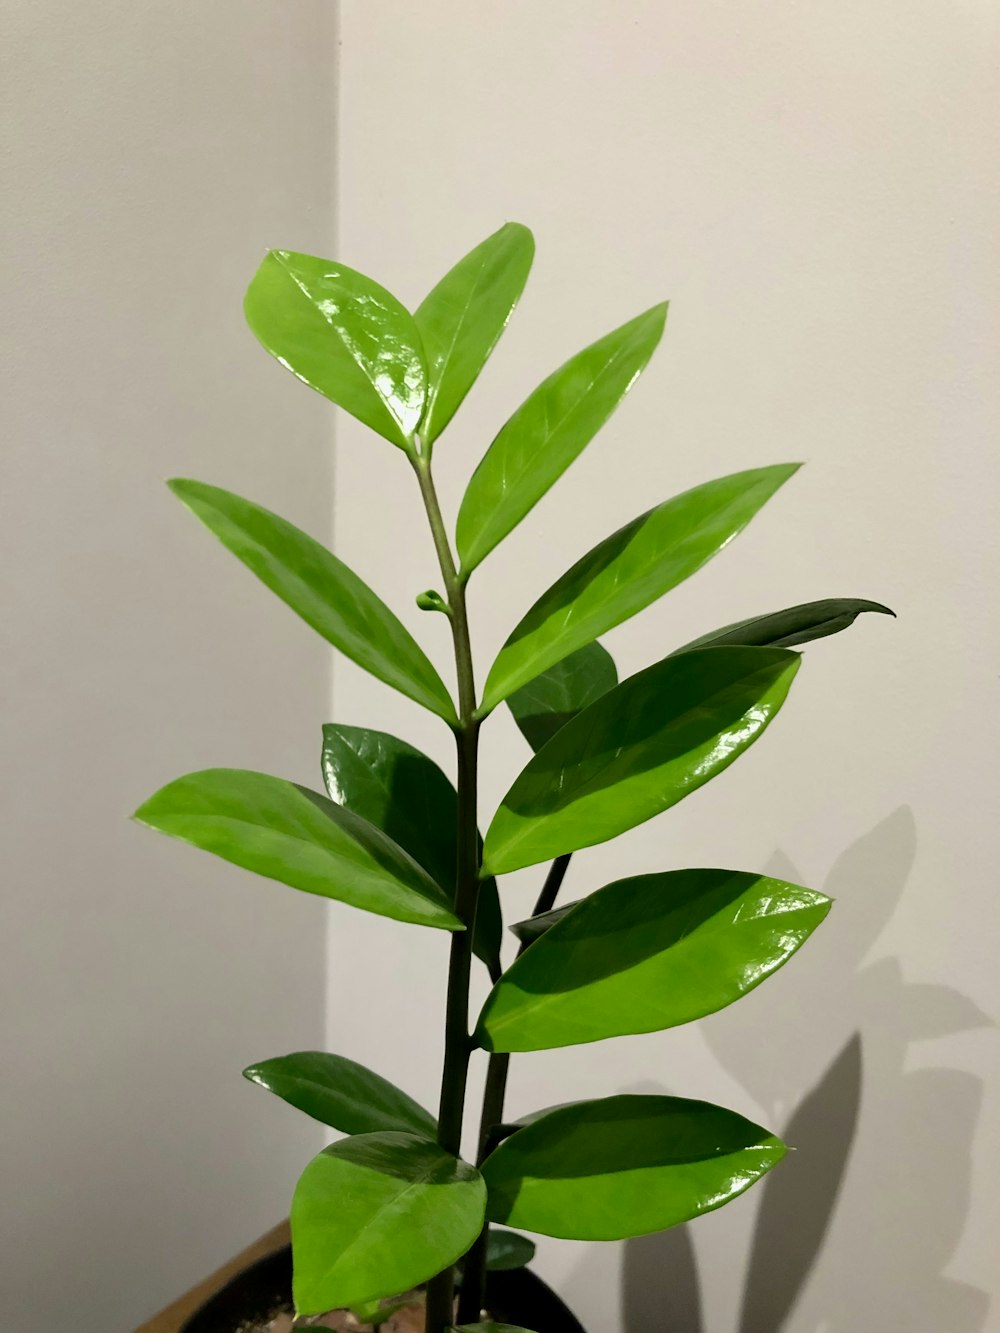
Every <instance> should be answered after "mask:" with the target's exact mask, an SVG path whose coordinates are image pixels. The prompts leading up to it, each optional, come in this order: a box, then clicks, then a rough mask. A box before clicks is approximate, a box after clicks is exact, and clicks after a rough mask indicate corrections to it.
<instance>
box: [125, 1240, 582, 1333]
mask: <svg viewBox="0 0 1000 1333" xmlns="http://www.w3.org/2000/svg"><path fill="white" fill-rule="evenodd" d="M291 1292H292V1250H291V1246H290V1245H289V1244H288V1227H287V1224H285V1225H283V1226H281V1227H277V1228H275V1230H274V1231H271V1232H269V1233H268V1234H267V1235H266V1236H264V1237H263V1238H262V1239H261V1240H260V1241H258V1243H257V1244H256V1245H253V1246H251V1247H250V1248H249V1249H248V1250H245V1251H244V1252H243V1254H241V1255H238V1256H237V1258H236V1259H234V1260H233V1262H232V1263H231V1264H227V1265H226V1267H225V1268H222V1269H220V1270H219V1272H218V1273H217V1274H215V1275H214V1277H212V1278H209V1279H207V1280H206V1281H205V1282H204V1283H202V1284H200V1285H199V1286H198V1287H196V1288H194V1290H193V1291H192V1292H189V1293H188V1295H187V1296H186V1297H183V1298H182V1299H181V1300H180V1301H177V1302H175V1303H174V1304H173V1305H171V1306H170V1307H169V1308H168V1309H166V1310H164V1311H163V1313H162V1314H160V1315H158V1316H157V1317H156V1318H155V1319H153V1320H151V1321H150V1322H149V1323H148V1324H143V1326H142V1327H141V1328H140V1329H137V1330H136V1333H237V1330H239V1329H240V1328H241V1327H242V1326H244V1325H246V1324H252V1323H253V1322H254V1321H255V1320H261V1321H263V1320H264V1319H266V1318H267V1317H268V1315H269V1314H270V1313H271V1312H272V1311H273V1310H274V1309H275V1308H276V1307H279V1306H282V1305H284V1306H287V1305H289V1304H290V1303H291ZM486 1304H487V1307H488V1308H489V1310H490V1312H491V1314H492V1316H493V1318H494V1319H496V1320H498V1321H500V1322H503V1323H509V1324H519V1325H521V1326H522V1327H524V1328H528V1329H532V1330H534V1333H584V1329H583V1327H582V1325H581V1324H580V1323H579V1322H578V1321H577V1320H576V1319H575V1318H574V1316H573V1315H572V1314H571V1313H570V1311H569V1310H568V1309H567V1308H566V1306H565V1305H564V1304H563V1303H562V1301H561V1300H560V1299H559V1297H558V1296H557V1295H556V1294H555V1292H554V1291H552V1289H551V1288H550V1287H548V1286H547V1285H546V1284H545V1283H544V1282H543V1281H542V1279H541V1278H540V1277H538V1276H537V1275H536V1274H535V1273H532V1272H531V1270H530V1269H527V1268H516V1269H511V1270H507V1271H503V1272H496V1273H487V1275H486Z"/></svg>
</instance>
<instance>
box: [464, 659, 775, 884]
mask: <svg viewBox="0 0 1000 1333" xmlns="http://www.w3.org/2000/svg"><path fill="white" fill-rule="evenodd" d="M799 661H800V659H799V656H798V654H797V653H790V652H787V651H785V650H784V649H781V648H698V649H696V650H695V651H694V652H690V653H681V654H680V655H678V656H674V657H667V658H664V660H663V661H662V662H657V663H656V665H655V666H651V667H648V668H647V669H646V670H645V671H640V672H639V674H638V675H636V676H631V677H630V678H629V679H628V680H626V681H624V682H623V683H622V684H621V685H618V686H616V687H615V688H614V689H613V690H610V691H609V692H608V693H607V694H605V695H604V696H603V698H601V699H598V700H597V702H596V703H593V704H591V705H590V707H589V708H587V709H585V710H584V711H583V712H582V713H581V714H580V715H579V716H578V717H576V718H574V720H573V721H572V722H569V723H567V725H566V726H565V727H563V729H562V730H561V731H560V732H558V733H557V734H556V736H555V737H554V738H553V739H552V740H551V741H549V743H548V745H546V746H545V747H544V748H543V749H541V750H539V752H538V754H536V755H535V756H534V758H533V759H531V760H530V761H529V763H528V765H527V767H526V768H525V769H524V770H523V772H522V773H521V775H520V777H519V778H518V779H517V781H516V782H515V783H514V785H513V787H511V789H510V791H509V792H508V793H507V795H506V796H505V797H504V799H503V803H502V804H501V806H500V809H499V810H498V811H497V813H496V815H495V816H494V818H493V823H492V824H491V825H490V827H489V830H488V831H487V834H486V845H485V864H486V866H487V868H488V873H489V874H492V875H500V874H507V873H508V872H509V871H512V870H519V869H521V867H522V866H530V865H535V864H537V862H539V861H547V860H550V859H551V858H552V857H555V856H560V855H562V854H563V853H565V852H574V851H578V850H579V849H580V848H581V847H592V846H594V845H595V844H596V843H599V842H606V841H607V840H608V839H609V838H614V837H616V836H617V835H618V834H619V833H624V832H625V831H626V830H627V829H630V828H634V827H635V826H636V825H637V824H641V823H643V822H644V821H645V820H647V819H651V818H652V817H653V815H658V814H659V813H660V812H661V811H663V810H666V809H668V808H669V807H670V806H672V805H675V804H676V803H677V802H678V801H680V800H681V799H682V798H683V797H685V796H687V795H688V794H689V793H690V792H692V791H695V790H696V789H697V788H698V787H700V786H702V784H703V783H705V782H707V781H708V780H709V779H710V778H712V777H714V776H715V774H717V773H721V772H722V770H723V769H724V768H728V766H729V765H730V764H731V763H732V762H733V760H734V759H736V758H737V756H738V755H740V754H742V752H743V751H744V750H745V749H746V748H747V747H748V746H749V745H751V744H752V743H753V742H754V741H755V740H756V739H757V737H758V736H760V735H761V734H762V733H763V731H764V729H765V728H766V727H767V725H768V724H769V723H770V721H771V719H772V718H773V716H774V715H775V713H776V712H777V711H778V709H779V708H780V707H781V705H782V703H784V700H785V696H786V695H787V693H788V689H789V686H790V685H791V682H792V679H793V677H794V675H795V673H796V671H797V670H798V667H799Z"/></svg>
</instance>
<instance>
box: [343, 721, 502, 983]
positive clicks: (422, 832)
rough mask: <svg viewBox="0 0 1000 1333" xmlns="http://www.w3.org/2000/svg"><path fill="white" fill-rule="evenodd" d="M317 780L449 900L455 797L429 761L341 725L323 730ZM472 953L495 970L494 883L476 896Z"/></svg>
mask: <svg viewBox="0 0 1000 1333" xmlns="http://www.w3.org/2000/svg"><path fill="white" fill-rule="evenodd" d="M322 764H323V780H324V782H325V783H326V789H327V791H328V792H329V793H330V796H331V798H332V799H333V800H334V801H336V802H337V803H338V804H340V805H342V806H343V807H344V808H345V809H347V810H351V811H353V813H354V814H356V815H360V816H361V817H362V819H366V820H367V821H368V822H369V823H370V824H374V825H375V827H376V828H379V829H381V830H382V832H383V833H387V834H388V835H389V837H390V838H392V840H393V841H394V842H395V843H398V845H399V846H400V847H402V848H403V850H404V851H405V852H409V854H410V856H412V857H413V859H414V861H416V862H417V864H418V865H420V866H423V868H424V870H426V871H427V873H428V874H429V875H430V876H431V878H432V879H433V880H434V881H435V882H436V883H437V884H439V885H440V887H441V889H442V891H443V892H444V895H445V897H446V898H447V899H448V900H449V901H451V900H452V899H453V898H454V894H455V869H456V859H457V853H456V830H457V828H458V796H457V795H456V793H455V788H454V787H453V786H452V784H451V781H450V780H449V779H448V778H447V777H446V776H445V774H444V773H443V772H442V771H441V769H440V768H438V766H437V764H435V763H434V761H433V760H431V759H428V757H427V756H426V755H425V754H422V753H421V751H420V750H418V749H416V748H415V747H414V746H412V745H408V744H407V743H406V741H401V740H399V739H398V738H397V737H395V736H390V735H388V734H387V733H386V732H384V731H373V730H371V729H370V728H367V727H349V726H345V725H344V724H343V723H340V722H331V723H328V724H327V725H326V726H325V727H324V728H323V758H322ZM479 895H480V896H479V910H478V912H477V914H476V929H475V933H474V936H473V948H474V950H475V952H476V954H477V955H478V957H480V958H481V959H482V960H483V962H484V963H485V964H486V965H487V967H489V968H493V969H499V965H500V941H501V937H502V934H503V923H502V921H501V918H500V903H499V900H498V898H497V886H496V880H494V879H488V880H485V881H484V882H483V883H482V885H481V887H480V890H479Z"/></svg>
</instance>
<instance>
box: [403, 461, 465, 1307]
mask: <svg viewBox="0 0 1000 1333" xmlns="http://www.w3.org/2000/svg"><path fill="white" fill-rule="evenodd" d="M411 462H412V463H413V468H414V471H415V472H416V474H417V480H418V482H419V483H420V493H421V495H422V496H423V501H424V508H425V509H426V510H427V520H428V522H429V523H430V528H431V534H432V535H433V537H434V547H435V549H436V551H437V556H438V564H439V565H440V567H441V577H442V578H443V579H444V584H445V596H446V597H447V600H448V607H449V610H450V613H451V614H450V617H449V619H450V622H451V630H452V638H453V640H454V645H455V669H456V674H457V678H458V724H457V726H456V727H455V741H456V745H457V748H458V859H457V869H456V876H455V915H456V916H457V917H458V918H459V920H460V921H461V922H462V923H463V925H464V926H465V930H457V931H455V932H454V933H453V934H452V937H451V956H450V960H449V965H448V998H447V1001H446V1007H445V1045H444V1069H443V1071H442V1074H441V1102H440V1108H439V1111H438V1142H439V1143H440V1145H441V1147H442V1148H444V1149H445V1150H446V1151H447V1152H450V1153H454V1154H455V1155H456V1156H458V1154H459V1153H460V1152H461V1148H462V1121H463V1118H464V1112H465V1089H466V1083H467V1081H468V1076H469V1055H470V1052H471V1041H470V1037H469V976H470V973H471V970H472V938H473V932H474V930H475V924H476V900H477V898H478V894H479V869H480V866H479V833H478V818H477V810H476V803H477V768H478V745H479V722H478V721H477V720H476V717H475V712H476V683H475V676H474V674H473V669H472V644H471V641H470V638H469V621H468V615H467V612H466V605H465V583H464V581H463V580H462V579H461V578H460V577H459V574H458V570H457V569H456V567H455V560H454V557H453V556H452V553H451V546H450V544H449V542H448V534H447V532H446V530H445V526H444V519H443V518H442V517H441V506H440V505H439V503H438V498H437V492H436V490H435V489H434V481H433V479H432V477H431V470H430V461H429V459H428V458H426V457H421V456H420V454H419V453H418V454H415V455H413V456H412V457H411ZM454 1293H455V1270H454V1268H447V1269H445V1271H444V1272H443V1273H439V1274H438V1275H437V1277H435V1278H432V1279H431V1281H430V1282H429V1283H428V1284H427V1333H445V1330H446V1329H448V1328H450V1327H451V1325H452V1324H453V1323H454V1318H453V1315H454Z"/></svg>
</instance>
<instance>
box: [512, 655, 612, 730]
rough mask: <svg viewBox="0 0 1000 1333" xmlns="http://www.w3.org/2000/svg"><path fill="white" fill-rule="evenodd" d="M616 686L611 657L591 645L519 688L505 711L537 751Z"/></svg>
mask: <svg viewBox="0 0 1000 1333" xmlns="http://www.w3.org/2000/svg"><path fill="white" fill-rule="evenodd" d="M617 684H618V672H617V670H616V669H615V664H614V660H613V659H612V657H611V654H610V653H609V652H608V650H607V649H606V648H602V647H601V645H600V644H599V643H597V642H596V641H595V642H594V643H588V644H586V645H585V646H584V647H583V648H578V649H577V650H576V652H575V653H571V654H570V655H569V657H564V658H563V660H562V661H561V662H557V663H556V664H555V666H551V667H549V669H548V670H547V671H543V672H542V674H541V675H540V676H536V677H535V678H534V680H530V681H528V683H527V685H522V686H521V688H520V689H519V690H517V691H515V693H514V694H512V695H511V696H510V698H509V699H508V700H507V707H508V708H509V709H510V711H511V713H512V714H513V716H514V721H515V722H516V723H517V726H518V729H519V731H520V732H521V735H522V736H523V737H524V739H525V740H526V741H527V742H528V744H529V745H530V746H531V748H532V749H533V750H535V751H537V750H540V749H541V748H542V746H543V745H545V744H546V743H547V742H548V741H550V740H551V739H552V737H553V736H554V735H555V734H556V732H557V731H559V730H561V728H562V727H564V726H565V725H566V723H567V722H570V721H572V719H573V718H574V717H576V715H577V713H581V712H582V711H583V710H584V709H585V708H586V707H587V705H588V704H592V703H594V702H595V700H597V699H599V698H600V697H601V695H602V694H607V692H608V690H610V689H613V688H614V686H615V685H617Z"/></svg>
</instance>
